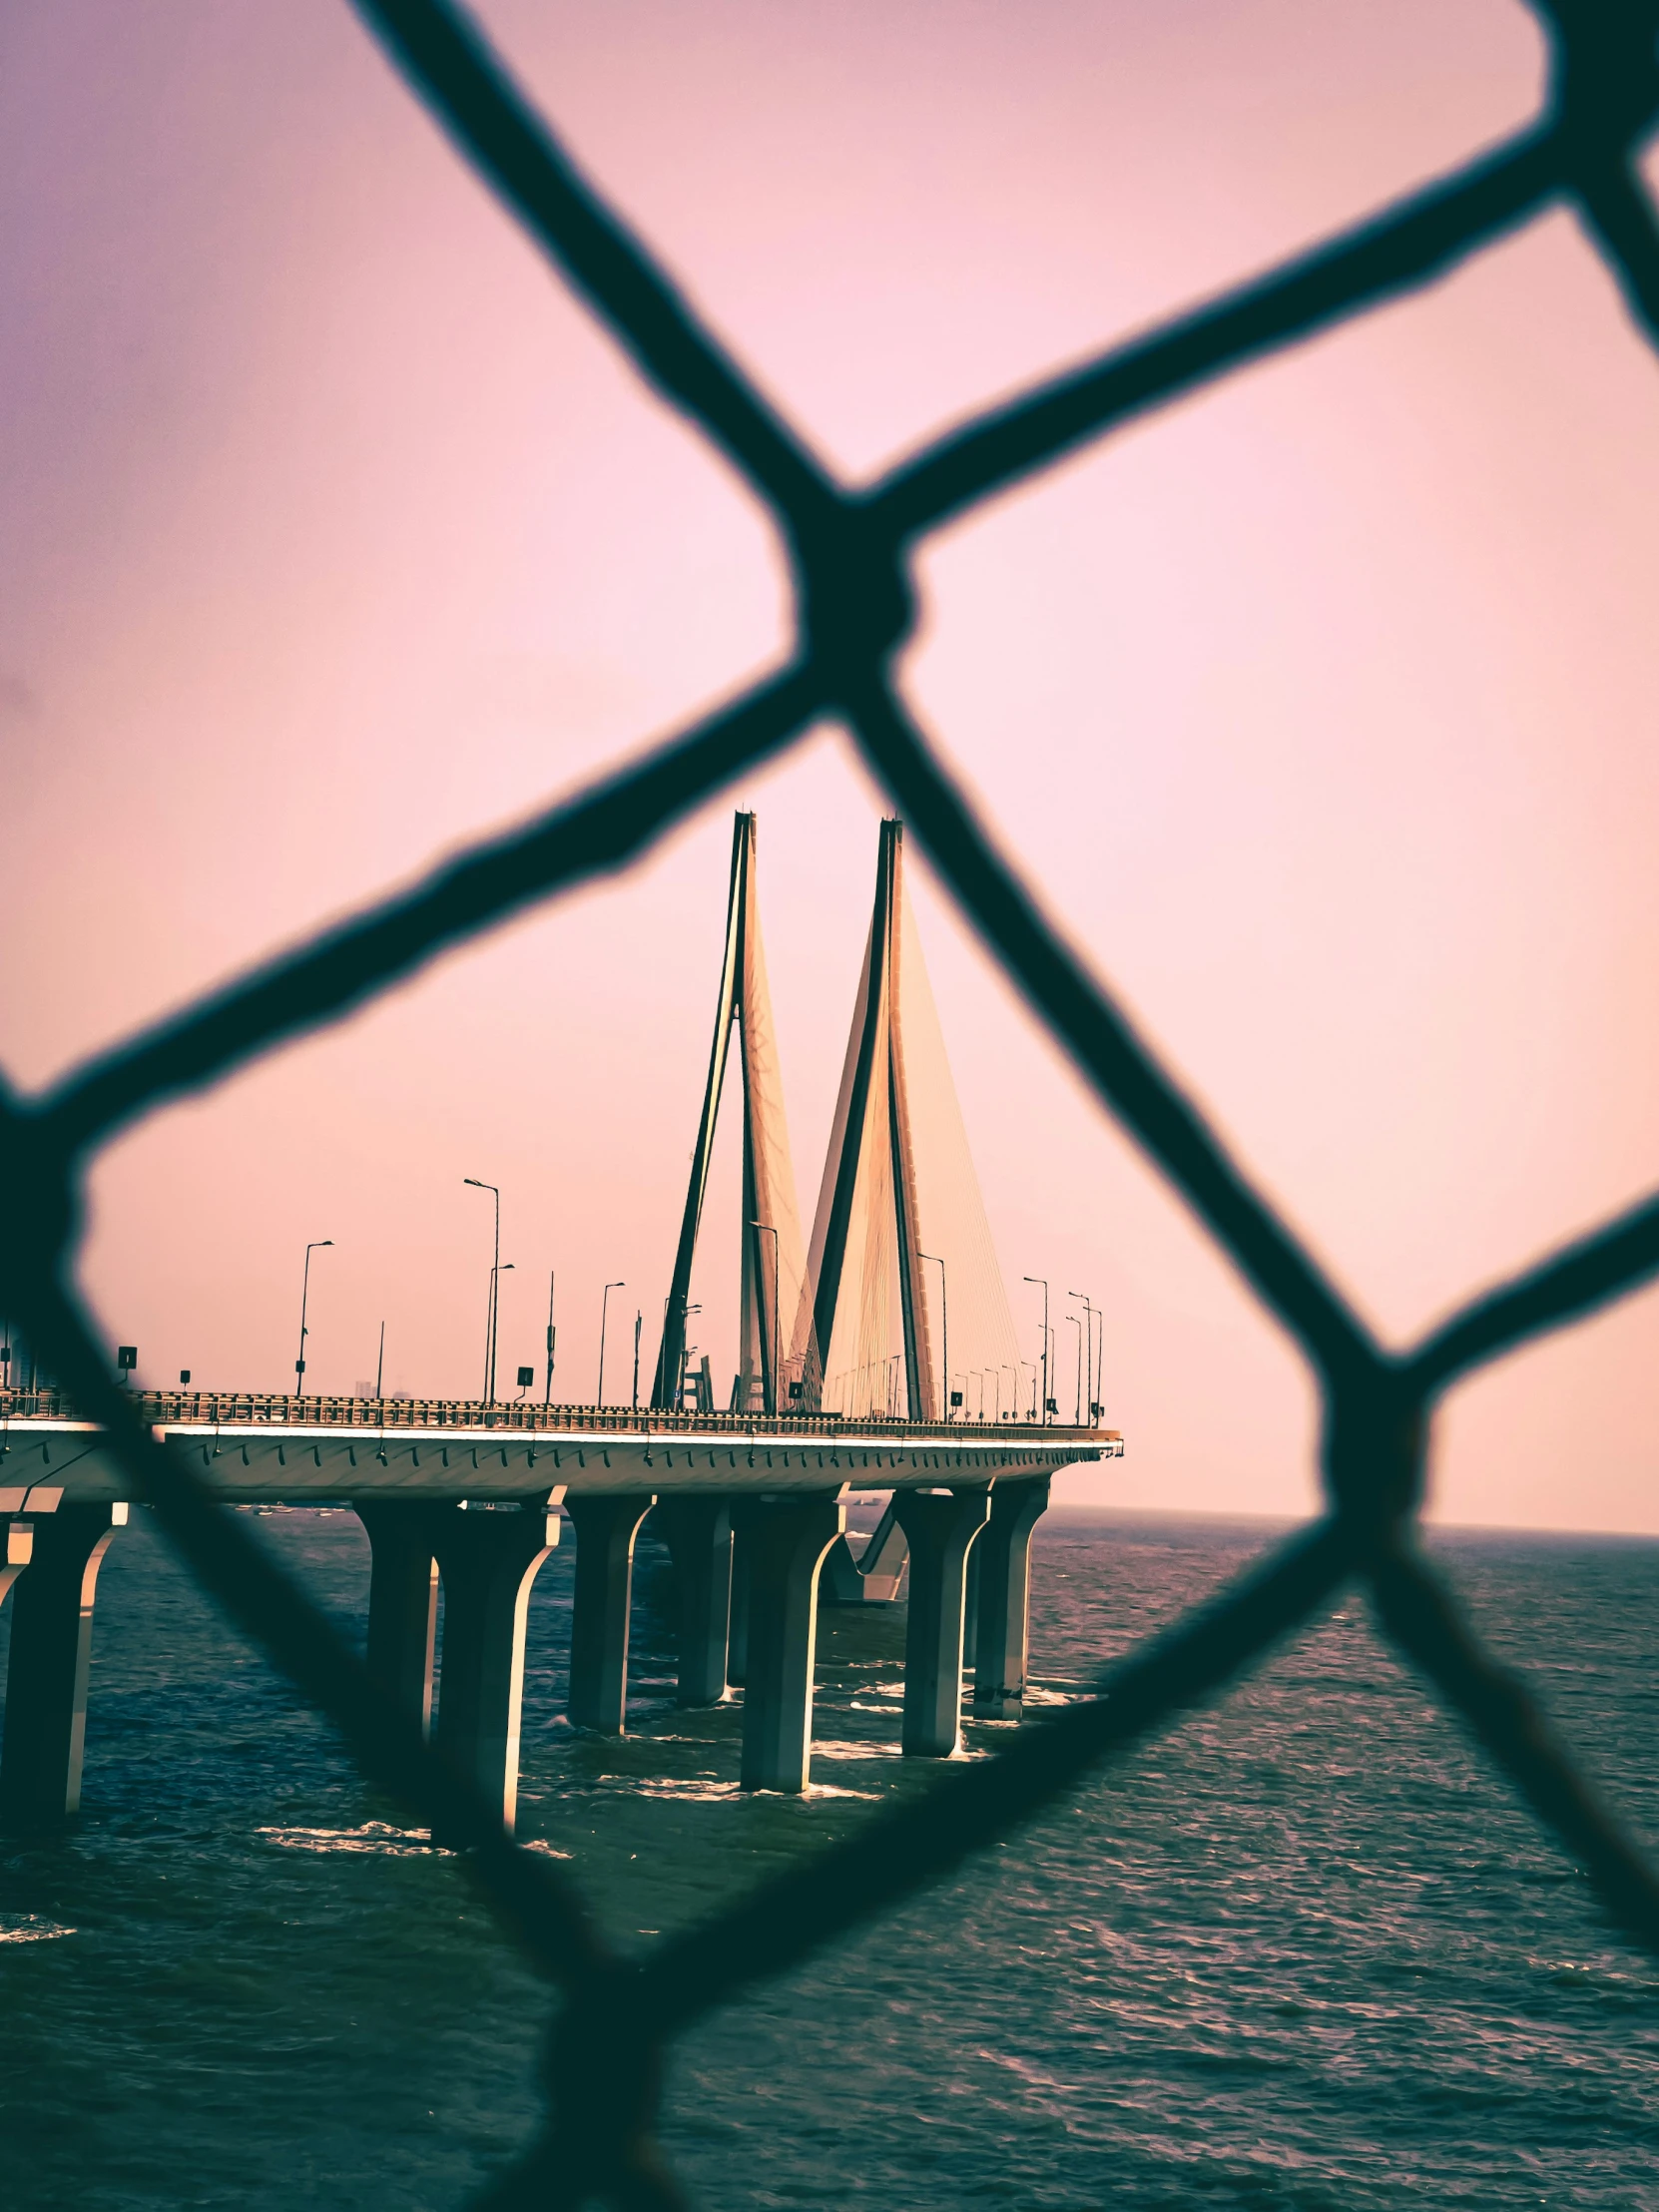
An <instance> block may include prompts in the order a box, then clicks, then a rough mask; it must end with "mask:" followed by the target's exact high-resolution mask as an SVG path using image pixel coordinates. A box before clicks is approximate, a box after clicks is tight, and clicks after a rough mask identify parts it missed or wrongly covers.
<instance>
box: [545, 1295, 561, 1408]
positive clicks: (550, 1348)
mask: <svg viewBox="0 0 1659 2212" xmlns="http://www.w3.org/2000/svg"><path fill="white" fill-rule="evenodd" d="M557 1280H558V1278H557V1277H556V1276H555V1275H553V1274H552V1273H551V1272H549V1274H548V1278H547V1398H546V1402H547V1403H548V1404H549V1405H551V1404H552V1402H553V1340H554V1336H555V1331H554V1328H553V1286H554V1284H555V1282H556V1281H557Z"/></svg>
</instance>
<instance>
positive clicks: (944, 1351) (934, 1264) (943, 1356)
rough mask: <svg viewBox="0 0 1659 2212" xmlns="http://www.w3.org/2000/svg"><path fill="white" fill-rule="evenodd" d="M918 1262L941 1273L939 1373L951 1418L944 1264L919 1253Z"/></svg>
mask: <svg viewBox="0 0 1659 2212" xmlns="http://www.w3.org/2000/svg"><path fill="white" fill-rule="evenodd" d="M916 1257H917V1259H918V1260H925V1261H926V1263H927V1265H928V1266H929V1267H931V1268H937V1269H938V1271H939V1373H940V1374H941V1375H942V1376H943V1377H944V1417H945V1419H946V1420H948V1419H949V1418H950V1300H949V1298H948V1297H947V1295H946V1291H945V1276H944V1262H943V1261H942V1260H941V1259H939V1258H937V1257H936V1255H935V1254H933V1253H931V1252H918V1253H917V1255H916Z"/></svg>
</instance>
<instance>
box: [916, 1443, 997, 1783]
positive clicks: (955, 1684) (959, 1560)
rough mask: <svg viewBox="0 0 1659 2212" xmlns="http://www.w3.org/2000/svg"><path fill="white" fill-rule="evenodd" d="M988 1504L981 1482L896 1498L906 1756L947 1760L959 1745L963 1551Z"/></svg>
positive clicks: (980, 1524) (964, 1583) (964, 1589)
mask: <svg viewBox="0 0 1659 2212" xmlns="http://www.w3.org/2000/svg"><path fill="white" fill-rule="evenodd" d="M990 1499H991V1493H990V1486H989V1484H988V1483H984V1482H971V1483H959V1484H957V1485H956V1486H955V1487H954V1488H952V1489H949V1490H943V1491H940V1490H904V1491H900V1492H897V1493H895V1495H894V1500H893V1503H894V1507H895V1510H896V1512H897V1515H898V1523H899V1526H900V1527H901V1528H902V1529H903V1531H904V1534H905V1536H906V1537H907V1538H908V1540H909V1545H910V1609H909V1616H908V1619H907V1620H906V1622H905V1628H904V1722H903V1731H902V1741H903V1749H904V1756H905V1757H906V1758H907V1759H948V1758H949V1757H950V1755H951V1753H952V1752H954V1751H955V1750H956V1748H957V1746H958V1745H959V1744H960V1742H961V1738H962V1617H963V1612H964V1607H965V1600H966V1596H967V1562H968V1552H969V1550H970V1548H971V1547H972V1544H973V1540H974V1538H975V1537H976V1536H977V1535H978V1534H979V1531H980V1530H981V1529H982V1528H983V1527H984V1525H985V1523H986V1521H987V1519H988V1518H989V1515H990V1509H991V1507H990Z"/></svg>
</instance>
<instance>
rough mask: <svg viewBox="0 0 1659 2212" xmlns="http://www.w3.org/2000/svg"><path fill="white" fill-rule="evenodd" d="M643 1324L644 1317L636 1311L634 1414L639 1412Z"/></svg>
mask: <svg viewBox="0 0 1659 2212" xmlns="http://www.w3.org/2000/svg"><path fill="white" fill-rule="evenodd" d="M644 1323H645V1316H644V1315H643V1314H642V1313H640V1312H639V1311H638V1310H637V1309H636V1311H635V1314H634V1401H633V1402H634V1410H635V1412H636V1413H637V1412H638V1411H639V1409H640V1330H641V1329H642V1327H643V1326H644Z"/></svg>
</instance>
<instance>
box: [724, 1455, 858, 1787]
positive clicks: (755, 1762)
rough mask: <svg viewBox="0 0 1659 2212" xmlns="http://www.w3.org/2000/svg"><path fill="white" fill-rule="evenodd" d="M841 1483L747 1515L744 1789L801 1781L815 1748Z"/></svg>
mask: <svg viewBox="0 0 1659 2212" xmlns="http://www.w3.org/2000/svg"><path fill="white" fill-rule="evenodd" d="M845 1494H846V1493H845V1489H844V1486H843V1487H842V1488H841V1489H838V1490H833V1491H830V1492H824V1491H819V1492H816V1493H815V1492H808V1493H807V1494H806V1495H805V1496H794V1497H791V1496H780V1497H771V1498H763V1499H761V1500H760V1501H759V1504H758V1506H757V1508H756V1511H755V1513H754V1517H753V1519H751V1520H749V1522H748V1527H747V1536H748V1544H749V1667H748V1677H747V1686H746V1688H745V1690H744V1702H743V1766H742V1773H741V1781H742V1785H743V1787H744V1789H746V1790H792V1791H800V1790H804V1789H805V1788H806V1787H807V1776H808V1771H809V1769H810V1767H811V1764H812V1751H813V1662H814V1658H815V1656H816V1649H817V1643H818V1577H819V1569H820V1567H822V1566H823V1564H824V1555H825V1553H826V1552H827V1551H828V1550H829V1549H830V1545H831V1544H832V1543H833V1542H834V1540H835V1538H836V1537H837V1536H838V1535H840V1534H841V1532H842V1530H843V1529H844V1528H845V1526H846V1507H845V1506H844V1505H843V1504H842V1502H841V1500H842V1498H843V1497H844V1496H845Z"/></svg>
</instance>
